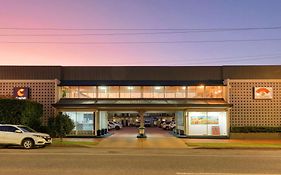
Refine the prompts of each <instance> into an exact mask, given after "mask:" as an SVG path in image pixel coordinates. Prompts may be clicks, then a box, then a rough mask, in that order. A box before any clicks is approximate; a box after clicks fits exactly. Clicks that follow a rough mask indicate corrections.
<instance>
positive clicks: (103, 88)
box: [99, 86, 107, 90]
mask: <svg viewBox="0 0 281 175" xmlns="http://www.w3.org/2000/svg"><path fill="white" fill-rule="evenodd" d="M106 88H107V87H106V86H99V89H102V90H106Z"/></svg>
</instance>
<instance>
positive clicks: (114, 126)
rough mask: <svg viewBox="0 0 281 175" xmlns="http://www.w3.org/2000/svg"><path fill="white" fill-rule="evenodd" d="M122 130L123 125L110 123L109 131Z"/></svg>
mask: <svg viewBox="0 0 281 175" xmlns="http://www.w3.org/2000/svg"><path fill="white" fill-rule="evenodd" d="M121 128H122V125H121V124H120V123H117V122H108V129H116V130H119V129H121Z"/></svg>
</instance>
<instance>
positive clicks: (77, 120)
mask: <svg viewBox="0 0 281 175" xmlns="http://www.w3.org/2000/svg"><path fill="white" fill-rule="evenodd" d="M65 114H67V115H68V116H69V118H70V119H71V120H72V121H73V123H74V126H75V127H74V129H73V131H72V134H76V135H92V134H93V132H94V122H93V121H94V117H93V112H65Z"/></svg>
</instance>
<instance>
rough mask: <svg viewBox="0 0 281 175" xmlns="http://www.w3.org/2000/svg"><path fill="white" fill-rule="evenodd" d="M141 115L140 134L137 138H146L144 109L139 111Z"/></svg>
mask: <svg viewBox="0 0 281 175" xmlns="http://www.w3.org/2000/svg"><path fill="white" fill-rule="evenodd" d="M139 115H140V127H139V134H138V136H137V138H146V135H145V127H144V111H139Z"/></svg>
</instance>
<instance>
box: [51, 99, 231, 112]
mask: <svg viewBox="0 0 281 175" xmlns="http://www.w3.org/2000/svg"><path fill="white" fill-rule="evenodd" d="M53 106H54V107H55V108H57V109H67V108H72V109H73V108H77V109H79V108H96V109H118V108H120V109H121V108H122V109H125V108H130V109H132V108H134V109H140V108H157V109H161V108H165V109H185V108H229V107H231V104H228V103H227V102H226V101H224V100H223V99H81V98H80V99H77V98H75V99H74V98H62V99H60V100H59V101H58V102H57V103H56V104H53Z"/></svg>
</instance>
